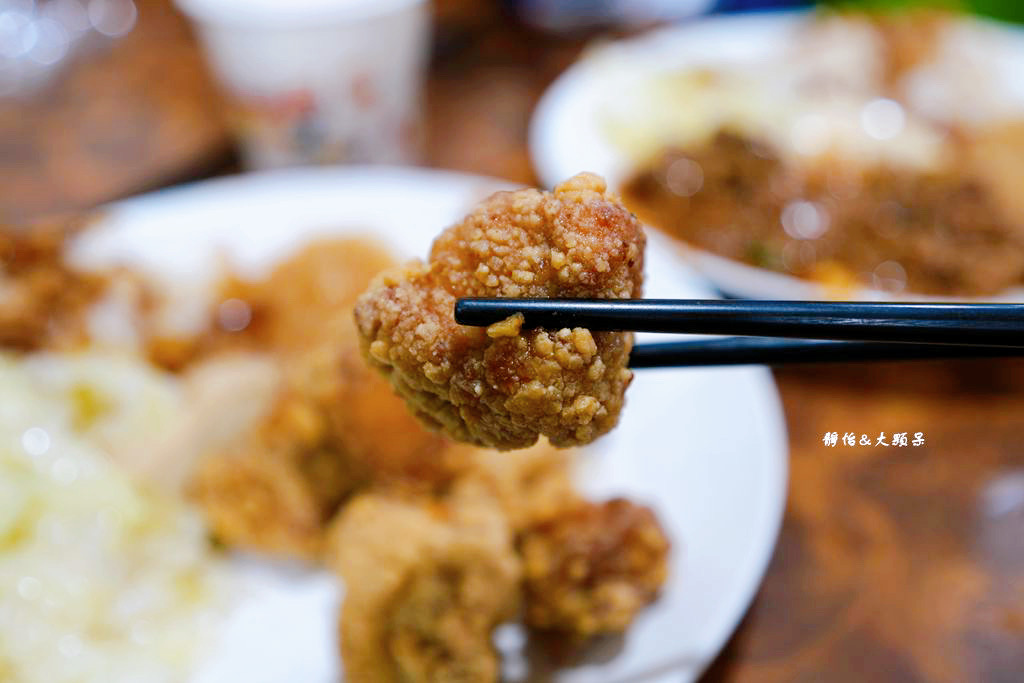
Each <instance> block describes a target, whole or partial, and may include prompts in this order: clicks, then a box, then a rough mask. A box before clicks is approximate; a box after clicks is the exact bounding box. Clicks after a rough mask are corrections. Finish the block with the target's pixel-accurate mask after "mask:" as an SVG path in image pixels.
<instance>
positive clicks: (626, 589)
mask: <svg viewBox="0 0 1024 683" xmlns="http://www.w3.org/2000/svg"><path fill="white" fill-rule="evenodd" d="M668 551H669V542H668V539H667V538H666V536H665V532H664V531H663V530H662V528H661V526H660V525H659V524H658V521H657V519H656V518H655V517H654V514H653V513H652V512H651V510H650V509H649V508H647V507H644V506H642V505H637V504H635V503H631V502H629V501H627V500H623V499H615V500H610V501H608V502H606V503H590V502H583V503H580V504H579V505H577V506H575V507H574V508H571V509H570V510H568V511H566V512H565V513H564V514H560V515H558V516H556V517H553V518H551V519H548V520H545V521H542V522H540V523H538V524H536V525H534V526H533V527H531V528H530V529H527V530H526V531H525V532H524V533H523V534H522V536H521V538H520V552H521V554H522V558H523V573H524V584H525V601H526V613H525V617H526V623H527V624H528V625H529V626H531V627H533V628H536V629H540V630H542V631H554V632H558V633H561V634H564V635H568V636H569V637H570V638H573V639H577V640H583V639H586V638H589V637H590V636H594V635H598V634H601V633H616V632H621V631H624V630H626V628H627V627H628V626H629V624H630V622H632V620H633V617H635V616H636V614H637V612H639V611H640V610H641V609H642V608H643V607H645V606H646V605H647V604H649V603H650V602H651V601H653V600H654V598H655V597H656V595H657V593H658V590H659V589H660V588H661V585H662V584H663V583H664V582H665V578H666V577H667V572H668Z"/></svg>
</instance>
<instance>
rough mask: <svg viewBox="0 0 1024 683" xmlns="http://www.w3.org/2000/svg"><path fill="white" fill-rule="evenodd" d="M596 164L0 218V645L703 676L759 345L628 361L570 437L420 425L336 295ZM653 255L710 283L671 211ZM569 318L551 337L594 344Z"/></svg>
mask: <svg viewBox="0 0 1024 683" xmlns="http://www.w3.org/2000/svg"><path fill="white" fill-rule="evenodd" d="M586 182H587V183H588V185H587V187H580V186H577V185H573V184H572V183H570V184H568V185H566V186H563V187H562V188H561V189H560V190H559V193H558V194H556V195H550V194H543V195H542V194H541V193H538V192H535V191H534V192H531V193H527V194H523V195H508V194H506V195H501V196H499V197H498V198H497V199H490V200H486V198H487V197H488V196H490V195H491V194H492V193H493V192H495V191H496V190H499V189H503V188H506V187H507V185H504V184H502V183H499V182H498V181H495V180H493V179H487V178H481V177H475V176H466V175H459V174H453V173H446V172H439V171H426V170H415V169H388V168H380V167H378V168H349V169H308V170H294V171H286V172H275V173H269V174H263V175H253V176H244V177H237V178H228V179H220V180H215V181H209V182H204V183H200V184H197V185H194V186H189V187H183V188H176V189H171V190H165V191H161V192H157V193H154V194H152V195H148V196H143V197H139V198H136V199H131V200H127V201H124V202H122V203H119V204H116V205H114V206H111V207H109V209H108V210H107V211H106V212H105V214H104V215H103V216H102V218H101V219H100V220H98V221H97V222H94V223H92V224H88V225H84V226H81V227H78V228H76V229H74V230H68V229H66V228H65V226H63V225H52V226H37V227H36V228H35V229H33V230H32V231H29V232H22V233H16V232H13V231H8V232H6V233H5V234H4V235H3V240H2V241H0V254H2V255H3V256H4V262H5V264H7V265H6V266H5V268H6V269H7V270H6V271H5V280H6V281H5V283H4V284H5V292H6V293H8V295H7V296H6V298H0V341H2V344H3V350H2V353H0V375H2V379H3V381H0V392H2V394H3V401H2V405H3V406H4V410H2V411H0V468H2V469H3V476H0V490H2V491H3V495H2V496H0V633H3V634H4V637H3V638H2V639H0V672H2V673H3V674H5V675H7V674H10V675H11V676H13V678H15V679H16V680H24V681H35V680H40V681H47V683H54V682H59V681H64V680H80V679H81V678H83V677H84V678H87V679H90V680H111V681H115V680H132V681H180V680H192V681H195V682H196V683H212V682H217V681H226V680H247V681H266V682H271V681H284V680H302V681H309V682H310V683H316V682H318V681H323V682H327V681H334V680H338V679H339V677H344V678H345V680H350V681H373V682H374V683H376V682H377V681H387V680H424V681H427V680H474V681H475V680H481V681H485V680H496V679H497V678H498V677H501V678H502V679H503V680H535V679H549V678H551V677H553V678H554V679H555V680H559V681H602V682H603V681H626V680H647V679H649V678H651V677H654V676H661V675H667V676H670V677H671V680H674V681H678V680H692V679H694V678H696V677H697V676H698V675H699V674H700V672H701V671H702V670H703V669H704V667H705V666H706V665H707V664H708V663H709V662H710V661H711V659H712V658H713V657H714V656H715V654H716V653H717V652H718V651H719V649H720V648H721V647H722V646H723V644H724V643H725V641H726V640H727V639H728V637H729V635H730V634H731V632H732V631H733V629H734V628H735V627H736V625H737V623H738V622H739V620H740V618H741V617H742V615H743V613H744V612H745V610H746V608H747V606H748V605H749V603H750V601H751V600H752V598H753V596H754V594H755V592H756V590H757V586H758V585H759V583H760V580H761V577H762V575H763V572H764V570H765V568H766V566H767V563H768V560H769V558H770V557H771V553H772V550H773V547H774V543H775V539H776V536H777V534H778V530H779V525H780V523H781V517H782V512H783V508H784V504H785V491H786V473H787V463H786V457H787V446H786V436H785V425H784V421H783V416H782V412H781V407H780V403H779V400H778V396H777V393H776V390H775V387H774V384H773V382H772V380H771V376H770V374H769V373H768V371H767V370H765V369H763V368H722V369H691V370H687V369H662V370H641V371H637V372H636V374H635V377H634V379H633V381H632V384H631V385H630V386H629V388H628V390H627V391H626V393H625V407H624V409H623V410H622V413H621V417H620V419H619V422H618V425H617V426H615V427H614V428H613V429H610V431H609V432H608V433H607V434H606V435H604V436H602V437H601V438H599V439H597V440H596V441H594V442H593V443H592V444H589V445H587V446H585V447H582V448H574V449H568V450H566V449H556V448H554V447H553V446H551V445H550V444H549V443H547V442H546V441H543V440H542V441H541V442H540V443H538V444H537V445H535V446H533V447H531V448H527V449H525V450H509V451H495V450H490V449H483V448H479V447H476V446H472V445H467V444H457V443H454V442H452V441H450V440H448V439H446V438H444V437H442V436H441V435H439V434H438V433H436V432H434V431H428V430H427V429H425V428H424V427H423V426H422V425H421V422H420V421H419V420H417V419H416V418H415V417H413V415H412V413H411V412H410V411H409V410H408V408H407V406H406V405H405V404H404V403H403V401H402V400H401V399H400V398H398V396H396V395H395V393H394V391H393V388H392V386H391V385H390V384H389V382H388V381H387V380H386V379H385V378H384V376H383V375H382V374H381V373H379V372H378V371H377V369H375V368H373V367H371V366H370V365H369V364H368V363H367V353H368V352H369V353H370V354H371V356H372V354H374V353H376V352H377V350H376V347H374V346H373V344H369V347H370V349H369V350H367V348H366V347H367V343H366V342H367V340H365V339H364V340H362V341H361V340H360V338H359V337H360V335H361V334H363V332H364V331H363V330H362V329H359V328H357V327H356V325H355V323H354V321H353V311H354V308H355V307H356V305H357V300H361V299H359V297H360V295H362V294H363V292H364V290H367V288H368V287H370V285H371V281H373V282H376V283H378V286H379V285H380V283H384V284H385V285H387V284H388V283H392V282H393V281H394V280H393V277H392V276H384V275H382V276H381V277H380V278H379V279H377V280H374V278H375V277H376V276H377V275H378V274H379V273H380V272H381V271H383V270H386V269H388V268H391V267H393V266H395V265H396V264H400V263H402V262H405V261H407V260H408V259H411V258H415V257H420V258H422V257H424V256H425V255H426V254H427V253H428V250H430V249H431V244H432V242H433V241H434V240H435V238H437V236H438V234H439V233H441V231H442V230H445V228H448V226H456V227H453V228H451V230H457V229H458V230H461V229H467V230H470V229H475V228H474V224H472V223H471V221H470V219H466V220H463V217H464V216H466V215H467V214H468V213H469V212H470V211H474V213H473V214H472V216H474V217H475V218H473V219H472V220H483V221H485V222H487V221H491V222H492V227H495V228H496V229H499V228H501V225H504V224H503V223H501V221H502V220H504V218H503V216H504V215H505V214H503V213H502V212H503V211H505V209H504V208H502V207H507V206H518V207H521V206H526V205H531V204H530V202H541V204H543V205H544V206H548V207H549V208H550V207H551V206H561V205H563V204H566V203H571V202H573V201H589V199H587V198H591V199H592V198H594V197H597V198H598V200H599V201H602V202H605V201H607V202H613V201H615V200H614V198H612V197H610V196H608V197H605V196H604V195H602V194H601V193H600V191H599V190H597V191H595V190H594V189H593V188H595V187H597V185H595V184H594V183H599V181H598V180H596V179H594V178H592V177H590V178H589V180H587V181H586ZM581 197H582V198H583V199H580V198H581ZM485 200H486V201H485ZM481 202H485V203H483V204H481ZM474 206H477V207H478V208H477V209H475V210H474ZM523 215H526V214H523ZM620 215H622V216H629V214H628V212H626V211H624V210H622V211H621V214H620ZM517 220H518V219H517ZM629 220H632V221H633V222H634V223H635V219H632V218H630V219H629ZM494 221H497V222H496V223H495V222H494ZM467 226H468V227H467ZM637 229H638V230H639V226H637ZM498 232H501V230H500V229H499V230H498ZM445 235H448V236H449V237H451V236H452V235H456V236H457V233H453V232H451V231H446V232H445ZM495 235H497V233H495V234H493V235H492V234H491V233H489V232H488V231H487V230H484V231H483V232H481V233H480V235H478V236H477V238H475V239H474V240H472V241H461V242H460V241H459V240H455V241H454V242H451V240H448V241H449V242H450V243H453V244H455V246H456V247H457V248H458V249H462V250H463V253H465V254H470V253H471V252H473V251H474V250H477V249H479V248H481V241H484V242H486V241H487V240H491V239H492V238H493V239H497V237H495ZM638 235H639V236H642V231H640V232H638ZM640 239H642V237H640ZM439 241H443V240H440V239H439ZM492 246H493V245H492ZM465 249H468V251H465ZM495 249H496V251H495V253H498V252H499V250H498V248H497V247H495ZM435 251H436V250H435ZM506 253H507V252H506ZM552 253H553V252H552ZM588 253H590V252H589V251H588ZM591 255H593V254H591ZM598 256H599V257H600V254H598ZM560 258H561V257H560ZM540 261H541V262H543V263H544V264H547V263H548V261H549V259H540ZM630 263H631V264H633V263H634V261H633V260H631V261H630ZM492 265H493V262H492ZM569 265H570V266H571V264H569ZM539 267H545V268H546V267H547V265H543V266H539ZM432 268H433V267H432ZM438 268H440V266H438ZM438 268H433V269H428V272H432V273H437V272H441V271H439V270H438ZM643 270H644V275H645V278H644V294H645V295H646V296H654V297H704V296H708V292H707V291H706V290H705V289H704V288H703V287H702V286H701V284H700V283H699V280H697V279H696V278H695V276H694V275H693V274H692V273H691V272H690V271H689V270H687V269H686V268H685V267H684V266H683V265H681V263H680V262H679V259H678V256H677V255H676V254H675V253H674V252H673V250H672V249H671V248H670V247H669V246H668V245H667V240H666V239H664V238H662V237H659V236H657V235H651V236H650V238H649V242H648V244H647V247H646V258H645V267H644V269H643ZM413 271H416V269H415V268H413ZM416 272H418V271H416ZM467 272H468V271H467ZM489 274H494V273H493V271H491V272H490V273H484V272H483V271H481V270H479V269H477V270H474V271H473V272H472V273H471V275H472V276H473V277H477V276H480V277H481V280H480V281H482V282H486V281H487V280H488V277H487V276H488V275H489ZM513 277H514V278H515V281H516V282H521V283H522V282H527V281H528V280H529V278H527V277H525V276H524V275H523V274H522V273H518V274H516V273H513ZM588 277H589V276H588ZM509 282H512V280H509ZM382 300H383V299H382ZM404 315H406V316H412V317H415V316H419V315H421V312H420V311H416V310H410V311H406V313H405V314H404ZM423 325H426V327H423ZM413 327H414V328H415V330H416V333H417V334H421V336H429V335H430V334H432V333H433V332H432V331H431V329H428V328H430V325H428V324H427V323H417V324H416V325H414V326H413ZM434 331H436V330H434ZM582 333H583V331H581V332H580V333H579V334H582ZM480 334H483V331H482V330H481V332H480ZM487 334H488V335H490V334H491V330H488V333H487ZM537 334H540V333H537ZM615 334H621V333H615ZM497 336H501V335H500V334H499V335H497ZM577 336H578V335H577V333H576V332H575V331H573V332H572V334H567V335H565V339H564V340H563V339H562V338H561V337H559V336H557V335H556V336H555V337H554V338H553V339H552V340H551V343H552V353H551V354H550V355H551V356H552V357H559V354H560V353H561V352H562V351H563V350H565V349H563V347H565V348H567V349H569V350H568V351H566V354H567V355H566V358H565V360H566V367H576V365H574V361H575V360H577V359H576V356H577V355H579V354H587V353H590V355H591V356H593V349H591V351H589V352H588V351H587V347H588V345H589V342H588V343H581V342H580V340H579V339H578V338H577ZM583 336H586V335H583ZM638 336H640V337H641V338H642V337H645V336H646V335H638ZM652 336H653V335H652ZM583 341H584V342H585V341H586V340H583ZM591 341H592V339H591ZM439 342H442V343H443V340H439ZM563 342H564V343H563ZM597 343H598V345H600V340H598V342H597ZM574 344H575V345H576V349H577V350H578V351H579V353H577V352H576V351H572V349H571V348H569V347H570V346H572V345H574ZM534 345H535V346H538V342H537V341H536V340H534ZM538 348H539V346H538ZM559 358H560V357H559ZM559 362H561V361H559ZM595 365H597V362H596V360H594V359H592V361H591V365H589V366H581V367H584V368H585V369H586V371H587V372H588V373H589V372H590V370H593V369H595ZM597 369H599V370H600V368H597ZM620 370H621V369H620ZM600 374H601V373H600V372H598V373H597V374H595V375H594V376H595V377H596V376H598V375H600ZM627 384H628V382H627ZM584 403H585V402H584ZM574 405H575V404H574ZM581 405H582V404H581ZM584 407H585V406H584ZM542 421H543V420H541V419H538V422H542ZM608 426H609V427H610V426H611V425H608ZM587 440H589V437H588V439H587Z"/></svg>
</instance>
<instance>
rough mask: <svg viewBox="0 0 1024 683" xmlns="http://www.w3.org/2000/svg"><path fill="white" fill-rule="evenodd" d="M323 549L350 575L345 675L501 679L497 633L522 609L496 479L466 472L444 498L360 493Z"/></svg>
mask: <svg viewBox="0 0 1024 683" xmlns="http://www.w3.org/2000/svg"><path fill="white" fill-rule="evenodd" d="M326 557H327V561H328V564H329V566H331V567H332V568H333V569H335V571H337V572H338V573H339V574H340V575H341V577H342V579H343V580H344V582H345V598H344V602H343V604H342V609H341V617H340V639H341V654H342V663H343V666H344V668H345V675H346V680H350V681H353V683H363V682H367V683H390V682H398V681H417V682H420V681H422V682H434V681H436V682H438V683H441V682H447V681H460V682H464V683H475V682H476V681H481V682H482V681H496V680H497V679H498V673H499V660H498V655H497V653H496V652H495V649H494V646H493V645H492V643H491V632H492V631H493V629H494V627H495V626H497V625H498V624H499V623H500V622H502V621H504V620H506V619H508V618H511V617H513V616H514V615H515V613H516V610H517V608H518V604H519V598H520V585H519V578H520V572H519V559H518V557H517V556H516V554H515V551H514V548H513V542H512V535H511V532H510V529H509V526H508V521H507V519H506V518H505V515H504V513H503V511H502V509H501V506H500V505H499V504H498V503H497V501H496V500H495V497H494V491H493V489H492V488H491V487H490V486H488V485H486V484H485V483H483V482H481V481H480V480H477V479H472V478H470V479H466V480H464V481H462V482H458V483H456V484H455V485H454V486H453V488H452V490H451V492H450V493H449V495H447V496H446V497H445V498H444V499H442V500H439V499H436V498H425V497H424V498H414V499H409V498H401V497H397V496H393V495H389V494H386V493H380V492H371V493H364V494H360V495H359V496H357V497H356V498H355V499H353V500H352V501H351V502H350V503H349V504H347V505H346V506H345V508H344V509H343V510H342V512H341V513H340V514H339V516H338V519H337V520H336V521H335V523H334V524H333V525H332V527H331V530H330V532H329V541H328V551H327V553H326Z"/></svg>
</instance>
